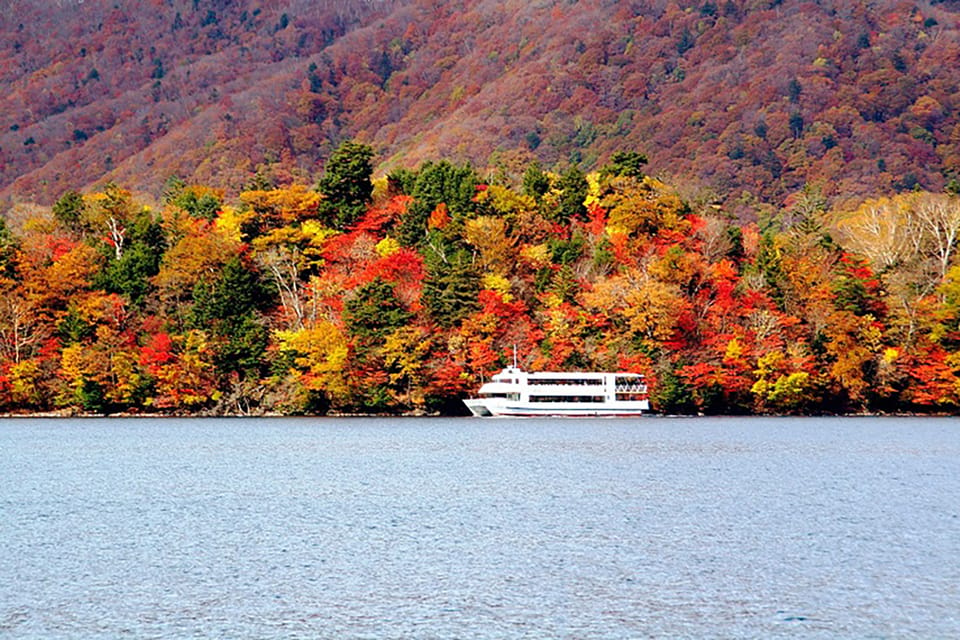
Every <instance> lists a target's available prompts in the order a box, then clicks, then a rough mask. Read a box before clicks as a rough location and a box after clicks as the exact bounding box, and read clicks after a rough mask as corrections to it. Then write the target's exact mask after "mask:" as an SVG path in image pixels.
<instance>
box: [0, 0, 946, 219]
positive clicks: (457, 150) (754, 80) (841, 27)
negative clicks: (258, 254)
mask: <svg viewBox="0 0 960 640" xmlns="http://www.w3.org/2000/svg"><path fill="white" fill-rule="evenodd" d="M8 5H9V6H8V7H7V9H9V10H6V11H4V12H3V17H2V18H0V21H2V23H0V27H2V35H0V48H2V51H4V53H5V54H6V55H5V56H4V57H3V59H5V60H7V62H6V63H5V66H4V68H2V69H0V86H2V87H3V89H4V91H2V92H0V95H2V98H0V117H2V119H3V121H2V122H0V195H2V196H5V197H7V198H13V199H16V200H35V201H39V202H50V201H52V200H54V199H56V198H57V197H58V196H59V195H60V194H61V193H63V192H64V191H65V190H67V189H71V188H85V187H89V186H91V185H93V184H96V183H102V182H103V181H106V180H115V181H117V182H119V183H122V184H125V185H128V186H130V187H132V188H134V189H136V190H141V191H146V192H150V193H158V192H159V191H160V190H161V189H162V185H163V183H164V181H165V180H166V179H167V178H168V177H169V176H170V175H173V174H176V175H180V176H181V177H184V178H187V179H190V180H195V181H198V182H203V183H206V184H214V185H218V186H221V187H223V188H225V189H228V190H232V191H233V190H237V189H239V188H241V187H242V186H243V185H244V184H246V183H247V182H249V180H250V179H251V176H252V175H253V174H254V172H256V171H257V170H258V168H259V169H260V171H261V172H263V173H265V174H267V175H268V177H271V178H272V179H273V180H274V181H276V182H278V183H285V182H289V181H291V180H295V179H299V180H309V179H311V178H312V177H313V176H315V175H316V174H317V172H318V169H319V167H320V164H321V163H322V161H323V159H324V158H325V157H326V156H327V155H328V154H329V152H330V151H331V149H332V148H333V147H334V146H335V145H336V144H337V143H338V142H339V141H340V140H342V139H344V138H347V137H356V138H358V139H360V140H363V141H365V142H368V143H371V144H372V145H373V146H374V147H375V148H376V149H377V151H378V154H379V160H380V161H381V163H382V166H381V170H384V171H385V170H389V169H390V168H393V167H397V166H410V165H414V164H417V163H419V162H421V161H423V160H426V159H430V158H437V157H445V158H460V159H463V160H469V161H471V162H473V163H475V164H477V165H479V166H494V165H500V166H501V168H503V169H505V170H506V171H507V172H508V173H509V172H510V168H511V166H513V165H516V164H522V163H523V162H525V161H526V160H528V159H530V158H531V157H533V156H535V157H538V158H539V159H540V160H541V162H543V163H544V164H545V165H547V166H552V165H563V164H565V163H569V162H579V163H581V164H583V165H584V166H585V168H591V167H593V166H596V165H597V164H599V163H602V162H603V161H605V160H606V158H607V157H608V156H609V154H610V153H611V152H612V151H614V150H616V149H622V148H631V149H636V150H640V151H643V152H645V153H646V154H647V155H648V156H649V157H650V170H651V171H652V172H655V173H660V174H666V175H668V176H669V177H670V178H671V179H672V180H674V181H675V182H677V183H680V184H686V185H687V186H688V188H690V189H698V190H700V191H701V192H705V193H706V194H708V195H709V194H711V193H712V194H714V195H713V197H715V198H717V199H720V200H724V201H725V202H726V203H727V204H728V206H729V207H730V208H731V209H734V210H738V209H739V210H740V211H741V212H743V213H744V214H745V215H748V214H749V212H750V211H753V210H754V209H755V207H756V206H757V203H758V202H762V201H768V202H782V201H783V200H784V199H785V198H788V197H789V195H790V194H792V193H795V192H797V191H799V190H800V189H802V187H803V186H804V185H805V184H808V183H809V184H816V185H818V186H819V187H820V188H821V190H822V191H823V192H824V193H825V195H827V196H829V197H832V198H855V197H857V196H861V195H867V194H877V193H885V192H890V191H898V190H910V189H912V188H914V187H915V186H917V185H919V186H922V187H924V188H927V189H931V190H939V189H942V188H943V187H944V185H945V184H946V183H947V181H948V180H949V179H951V178H953V177H954V176H955V174H956V172H957V171H958V169H960V127H958V126H957V125H958V122H960V119H958V114H957V109H958V106H960V105H958V104H957V98H956V96H957V93H958V83H960V64H958V63H960V26H958V25H960V8H958V5H960V3H957V2H916V3H914V2H898V1H895V0H879V1H872V2H866V1H855V2H839V1H836V2H831V1H829V0H823V1H821V2H816V3H814V2H796V1H791V0H784V1H782V2H778V1H773V2H770V1H760V0H730V1H727V2H717V3H713V2H666V1H655V2H608V1H586V2H574V3H569V2H551V1H546V0H544V1H541V2H536V3H529V2H520V1H518V0H504V1H499V2H494V1H492V0H480V1H478V2H471V3H465V2H447V3H438V2H431V1H428V0H398V1H396V2H370V1H360V0H356V1H353V2H333V1H329V2H319V3H317V2H306V0H299V1H298V0H279V1H277V2H272V3H268V4H267V5H266V6H262V7H261V6H259V5H257V4H255V3H254V2H252V1H240V2H225V1H222V0H221V1H220V2H213V3H201V2H196V1H193V2H183V1H181V0H156V1H154V2H146V1H142V2H136V3H125V4H124V5H123V9H122V10H121V9H117V8H115V7H114V5H113V4H112V3H108V2H104V1H102V0H87V1H86V2H82V3H63V2H61V3H55V2H48V3H46V4H43V3H30V4H29V5H28V4H27V3H19V2H10V3H8ZM118 6H119V5H118Z"/></svg>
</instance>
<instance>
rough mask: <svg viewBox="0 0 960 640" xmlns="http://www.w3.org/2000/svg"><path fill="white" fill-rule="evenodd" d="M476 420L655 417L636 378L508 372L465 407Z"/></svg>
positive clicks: (640, 380) (641, 380) (644, 387)
mask: <svg viewBox="0 0 960 640" xmlns="http://www.w3.org/2000/svg"><path fill="white" fill-rule="evenodd" d="M463 402H464V404H466V405H467V408H468V409H470V412H471V413H472V414H473V415H475V416H483V417H485V416H638V415H641V414H643V413H646V412H648V411H650V401H649V400H648V399H647V385H646V384H645V383H644V378H643V376H642V375H640V374H637V373H623V372H621V373H585V372H547V371H542V372H535V373H533V372H527V371H523V370H522V369H519V368H517V367H515V366H514V367H507V368H506V369H504V370H502V371H501V372H500V373H498V374H496V375H495V376H493V378H492V379H491V380H490V381H489V382H486V383H484V384H483V386H481V387H480V390H479V392H478V393H477V397H475V398H467V399H466V400H464V401H463Z"/></svg>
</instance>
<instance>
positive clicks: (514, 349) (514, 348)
mask: <svg viewBox="0 0 960 640" xmlns="http://www.w3.org/2000/svg"><path fill="white" fill-rule="evenodd" d="M513 368H514V369H516V368H518V367H517V345H513Z"/></svg>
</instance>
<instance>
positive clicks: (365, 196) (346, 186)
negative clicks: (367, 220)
mask: <svg viewBox="0 0 960 640" xmlns="http://www.w3.org/2000/svg"><path fill="white" fill-rule="evenodd" d="M372 159H373V149H371V148H370V147H368V146H367V145H364V144H360V143H357V142H353V141H351V140H347V141H346V142H344V143H343V144H341V145H340V146H339V147H337V149H336V151H334V152H333V155H331V156H330V159H329V160H327V165H326V167H325V168H324V172H323V176H321V177H320V181H319V183H318V184H317V190H318V191H319V192H320V193H322V194H323V195H324V200H323V202H322V203H321V206H320V215H321V216H322V217H323V218H324V219H325V221H326V222H327V223H328V224H331V225H333V226H334V227H336V228H339V229H346V228H347V227H349V226H350V225H352V224H353V223H355V222H356V221H357V220H359V219H360V217H361V216H362V215H363V214H364V213H365V212H366V210H367V205H369V204H370V202H371V199H372V196H373V183H372V182H371V181H370V178H371V176H372V175H373V165H372V164H371V160H372Z"/></svg>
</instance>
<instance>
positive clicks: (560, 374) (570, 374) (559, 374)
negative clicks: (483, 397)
mask: <svg viewBox="0 0 960 640" xmlns="http://www.w3.org/2000/svg"><path fill="white" fill-rule="evenodd" d="M519 373H523V374H526V375H527V376H535V377H544V376H550V377H551V378H578V377H582V376H603V375H616V376H641V377H643V374H642V373H634V372H632V371H524V370H523V369H520V368H518V367H507V368H505V369H503V370H502V371H500V373H499V374H498V375H502V374H507V375H516V374H519Z"/></svg>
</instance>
